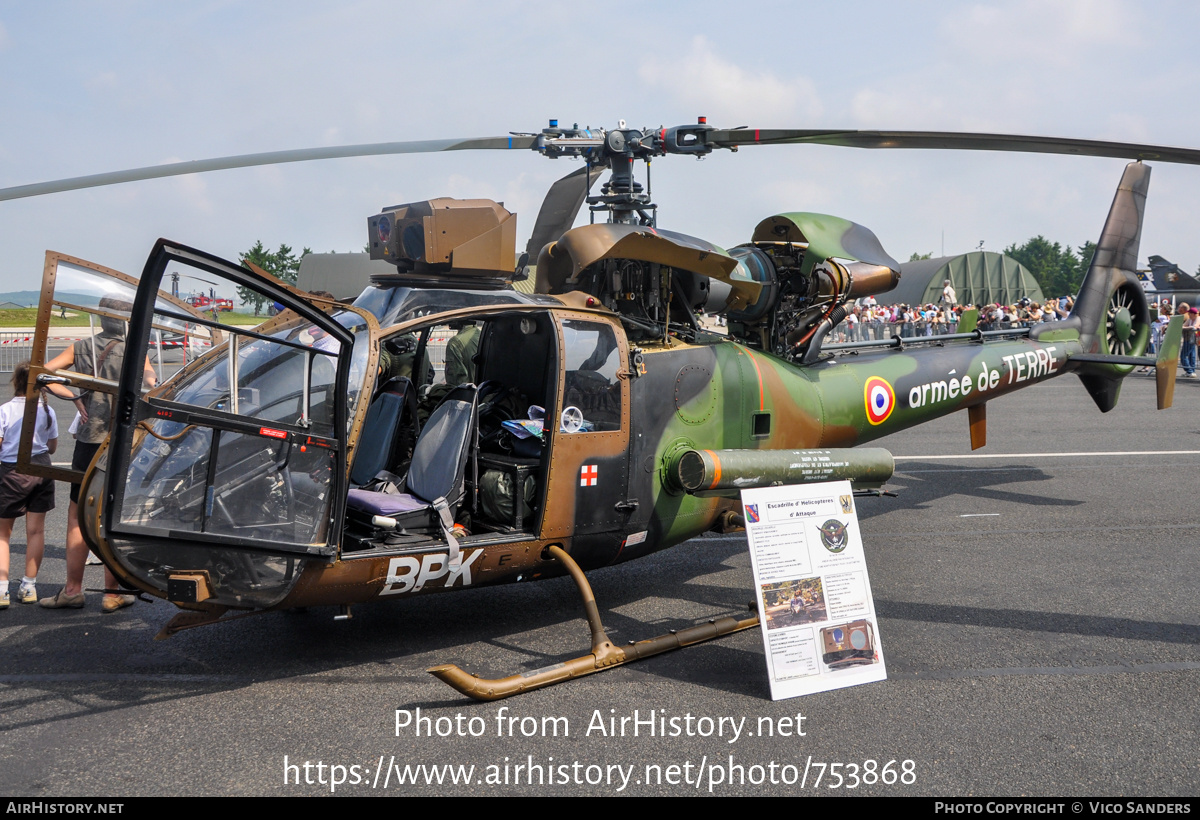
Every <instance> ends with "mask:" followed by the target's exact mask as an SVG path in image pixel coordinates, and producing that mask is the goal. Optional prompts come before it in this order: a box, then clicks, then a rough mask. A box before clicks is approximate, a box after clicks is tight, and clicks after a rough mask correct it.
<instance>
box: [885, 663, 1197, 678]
mask: <svg viewBox="0 0 1200 820" xmlns="http://www.w3.org/2000/svg"><path fill="white" fill-rule="evenodd" d="M1197 669H1200V661H1177V662H1173V663H1137V664H1128V665H1124V664H1122V665H1120V666H1027V667H1020V666H1018V667H1011V668H999V669H932V670H929V671H921V672H896V671H895V670H894V669H888V677H889V678H891V679H894V680H957V679H960V678H992V677H997V678H999V677H1014V676H1040V675H1128V674H1142V673H1146V672H1192V671H1195V670H1197Z"/></svg>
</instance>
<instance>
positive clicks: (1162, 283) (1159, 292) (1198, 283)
mask: <svg viewBox="0 0 1200 820" xmlns="http://www.w3.org/2000/svg"><path fill="white" fill-rule="evenodd" d="M1137 276H1138V280H1139V281H1140V282H1141V283H1142V288H1143V289H1144V290H1145V291H1146V293H1147V294H1153V296H1152V299H1153V300H1154V301H1157V302H1159V303H1160V304H1161V303H1162V301H1163V300H1164V299H1169V300H1170V301H1171V304H1172V305H1174V304H1178V303H1179V302H1187V303H1188V304H1189V305H1194V304H1196V302H1197V301H1200V280H1197V279H1196V278H1195V277H1193V276H1191V275H1190V274H1187V273H1184V272H1183V271H1182V270H1180V269H1179V266H1178V265H1176V264H1175V263H1174V262H1168V261H1167V260H1166V259H1163V258H1162V257H1161V256H1157V255H1155V256H1151V257H1150V270H1149V271H1144V270H1139V271H1138V272H1137Z"/></svg>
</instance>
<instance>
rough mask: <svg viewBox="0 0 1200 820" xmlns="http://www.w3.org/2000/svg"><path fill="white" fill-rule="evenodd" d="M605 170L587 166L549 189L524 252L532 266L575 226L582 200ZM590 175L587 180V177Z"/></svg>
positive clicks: (568, 175) (573, 172)
mask: <svg viewBox="0 0 1200 820" xmlns="http://www.w3.org/2000/svg"><path fill="white" fill-rule="evenodd" d="M605 170H607V169H605V168H603V167H597V166H594V165H593V166H585V167H583V168H579V169H577V170H575V171H572V172H571V173H569V174H567V175H566V176H565V177H563V178H562V179H560V180H558V181H556V182H555V183H554V184H553V185H551V186H550V190H549V191H548V192H547V193H546V198H545V199H543V200H542V207H541V210H539V211H538V215H537V220H536V221H535V222H534V223H533V233H532V234H531V235H530V237H529V244H527V245H526V246H525V252H526V253H528V254H529V262H530V264H537V258H538V254H539V253H541V252H542V248H544V247H546V246H547V245H549V244H550V243H551V242H554V241H556V240H557V239H558V238H559V237H561V236H562V235H563V234H564V233H566V232H567V231H569V230H570V229H571V226H572V225H574V224H575V217H576V216H578V215H579V209H580V208H582V207H583V200H584V199H585V198H586V197H587V193H588V191H590V190H591V189H592V186H593V185H594V184H595V183H596V180H597V179H599V178H600V174H602V173H603V172H604V171H605ZM585 174H586V175H587V177H586V178H585V177H584V175H585Z"/></svg>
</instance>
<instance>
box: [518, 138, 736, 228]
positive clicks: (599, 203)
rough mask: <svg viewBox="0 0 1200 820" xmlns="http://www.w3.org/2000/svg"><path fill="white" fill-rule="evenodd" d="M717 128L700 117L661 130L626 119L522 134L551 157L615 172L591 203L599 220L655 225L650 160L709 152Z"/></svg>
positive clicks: (592, 197) (611, 172) (655, 214)
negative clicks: (638, 168)
mask: <svg viewBox="0 0 1200 820" xmlns="http://www.w3.org/2000/svg"><path fill="white" fill-rule="evenodd" d="M711 130H713V127H712V126H711V125H709V124H708V122H707V118H706V117H700V118H699V121H698V122H697V123H696V125H679V126H675V127H673V128H663V127H661V126H660V127H659V128H657V129H649V128H641V129H638V128H629V127H627V126H626V124H625V120H619V121H618V122H617V127H616V128H614V129H613V130H611V131H609V130H606V129H604V128H590V127H585V128H580V127H579V124H578V123H576V124H575V125H574V126H573V127H571V128H560V127H559V125H558V120H556V119H552V120H550V125H549V127H547V128H543V129H542V131H541V132H540V133H538V134H528V135H525V134H522V135H519V136H532V137H534V138H535V143H534V145H533V150H535V151H538V152H539V153H541V154H542V155H544V156H547V157H550V158H551V159H557V158H559V157H572V158H575V159H583V160H584V161H585V162H587V164H588V166H589V167H598V168H607V169H608V170H609V177H608V179H607V180H606V181H605V182H604V184H603V185H602V186H601V188H600V193H599V194H592V195H589V196H588V197H587V199H586V201H587V203H588V209H589V210H590V211H591V212H592V221H593V222H595V221H596V214H597V213H603V212H607V213H608V221H609V222H610V223H616V224H625V225H645V226H650V227H655V226H657V224H658V206H657V205H655V204H654V202H653V201H652V199H651V194H650V161H651V160H652V159H653V158H654V157H660V156H665V155H667V154H692V155H695V156H703V155H705V154H708V153H709V152H711V151H712V146H711V145H709V144H708V142H707V140H706V139H705V135H706V133H707V132H709V131H711ZM637 160H642V161H643V162H645V163H646V185H645V187H643V186H642V184H641V183H640V182H638V181H637V180H636V179H635V178H634V162H635V161H637Z"/></svg>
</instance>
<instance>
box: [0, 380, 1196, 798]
mask: <svg viewBox="0 0 1200 820" xmlns="http://www.w3.org/2000/svg"><path fill="white" fill-rule="evenodd" d="M1153 406H1154V401H1153V383H1152V381H1151V379H1150V378H1149V377H1138V376H1135V377H1132V378H1130V379H1128V380H1126V384H1125V388H1124V394H1123V396H1122V401H1121V403H1120V405H1119V406H1118V407H1117V409H1116V410H1114V411H1113V412H1112V413H1110V414H1108V415H1107V416H1105V415H1102V414H1101V413H1100V412H1099V411H1098V410H1096V409H1095V407H1094V405H1093V404H1092V403H1091V400H1090V399H1089V398H1088V397H1087V395H1086V393H1085V392H1084V390H1083V388H1082V386H1081V385H1080V384H1079V382H1078V380H1077V379H1075V378H1074V377H1073V376H1068V377H1065V378H1063V379H1058V380H1055V381H1052V382H1050V383H1047V384H1043V385H1040V386H1037V387H1034V388H1031V389H1029V390H1025V391H1022V392H1021V393H1018V394H1016V395H1014V396H1011V397H1008V398H1005V399H1000V400H998V401H996V402H993V403H992V405H991V406H990V407H989V420H988V421H989V437H990V443H989V445H988V446H987V448H985V449H984V450H982V451H979V452H980V453H982V454H986V455H988V456H996V455H999V457H995V458H991V457H989V458H977V457H970V456H969V453H970V450H969V444H968V434H967V421H966V417H965V414H958V415H956V416H952V417H949V418H947V419H943V420H941V421H939V422H937V423H933V424H929V425H926V426H923V427H920V428H917V429H915V430H911V431H908V432H906V433H902V434H898V435H895V436H892V437H891V438H889V439H885V440H883V441H882V442H881V444H882V446H886V447H889V448H890V449H891V450H892V451H893V452H894V453H895V454H896V455H897V457H898V474H897V476H896V478H895V479H894V481H893V482H892V486H893V488H894V489H896V490H898V491H899V492H900V496H899V498H894V499H877V500H864V501H861V502H860V504H859V513H860V519H861V521H862V529H863V538H864V543H865V548H866V552H867V558H868V563H869V569H870V574H871V581H872V585H873V588H874V594H875V600H876V607H877V610H878V613H879V616H880V618H879V621H880V624H879V631H880V636H879V637H880V640H881V642H882V645H883V648H884V652H885V655H886V661H887V667H888V680H886V681H884V682H881V683H873V684H868V685H864V686H858V687H854V688H849V689H843V690H839V691H835V692H828V693H822V694H817V695H811V696H807V697H803V698H797V699H793V700H787V701H780V702H772V701H771V700H770V698H769V694H768V686H767V680H766V672H765V667H764V661H763V657H762V648H761V640H760V636H759V633H758V631H757V630H753V631H749V632H743V633H740V634H737V635H734V636H730V637H727V638H724V639H721V640H718V641H714V642H711V643H708V644H703V645H700V646H697V647H693V648H689V649H685V650H683V651H680V652H674V653H670V654H667V655H663V656H659V657H657V658H652V659H649V660H647V661H643V662H640V663H637V664H633V665H630V666H627V667H622V668H619V669H616V670H613V671H610V672H605V673H603V674H598V675H594V676H591V677H588V678H584V679H582V680H579V681H575V682H570V683H566V684H563V685H560V686H555V687H551V688H549V689H546V690H542V691H539V692H534V693H530V694H527V695H522V696H519V697H516V698H513V699H509V700H506V701H502V702H499V703H496V704H478V703H473V702H470V701H467V700H464V699H462V698H460V697H459V696H458V695H457V694H456V693H454V692H453V691H452V690H450V689H448V688H446V687H445V686H443V685H442V684H440V683H439V682H437V681H436V680H435V679H434V678H432V677H431V676H429V675H427V674H425V672H424V671H423V670H424V669H426V668H427V667H429V666H432V665H434V664H436V663H443V662H454V663H457V664H459V665H460V666H462V667H463V668H465V669H467V670H469V671H472V672H476V673H479V674H481V675H483V676H489V677H490V676H502V675H507V674H511V673H513V672H517V671H524V670H531V669H535V668H538V667H542V666H545V665H548V664H550V663H554V662H558V661H562V660H566V659H569V658H572V657H575V656H578V655H580V654H584V653H585V652H586V647H587V645H588V637H587V629H586V627H585V625H584V622H583V621H582V619H581V618H580V617H579V613H580V607H579V604H578V600H577V597H576V595H575V592H574V590H573V587H572V586H571V584H570V582H569V581H568V580H567V579H557V580H552V581H547V582H542V583H536V584H524V585H514V586H509V587H500V588H492V589H479V590H471V591H468V592H463V593H455V594H451V595H445V596H438V597H433V598H423V599H413V600H409V601H401V602H397V603H389V604H380V605H375V606H362V607H356V608H355V610H354V618H353V619H352V620H349V621H335V620H333V616H334V615H335V614H336V612H335V610H333V609H332V608H325V609H310V610H308V611H307V612H303V613H284V614H272V615H266V616H261V617H252V618H246V619H243V620H239V621H234V622H232V623H228V624H224V625H219V626H213V627H205V628H201V629H196V630H192V631H190V632H185V633H183V634H180V635H178V636H176V637H174V638H171V639H170V640H167V641H162V642H155V641H154V640H153V637H154V635H155V633H156V632H157V631H158V630H159V628H160V627H161V626H162V624H163V623H165V622H166V621H167V620H168V619H169V618H170V617H171V616H172V615H173V614H174V608H173V607H171V606H170V605H168V604H165V603H163V602H156V603H153V604H147V603H138V604H137V605H136V606H134V607H132V608H130V609H126V610H123V611H121V612H118V613H116V614H111V615H105V614H102V613H101V612H100V608H99V596H98V595H92V596H90V599H89V602H88V607H87V608H86V609H84V610H81V611H58V612H52V611H47V610H41V609H38V608H36V607H29V606H20V605H18V604H16V603H15V602H14V604H13V606H12V608H11V609H9V610H8V611H7V612H0V647H2V648H3V659H4V663H3V666H2V668H0V794H6V795H26V796H34V797H49V796H70V795H80V796H82V795H97V796H99V795H112V796H133V795H302V796H307V795H319V794H328V793H330V792H331V791H333V788H334V787H333V786H331V784H330V781H331V779H344V780H345V781H346V782H343V783H342V784H341V785H338V786H337V787H336V793H337V794H353V795H397V794H403V795H408V794H421V795H460V794H473V795H509V794H513V795H528V794H555V795H610V794H618V793H624V794H642V795H648V794H655V795H685V794H706V793H708V791H709V790H710V788H711V790H712V791H713V792H714V793H716V794H722V795H761V794H796V795H800V794H830V795H832V794H846V795H853V794H872V795H936V796H963V795H988V796H990V795H996V796H1001V795H1045V796H1051V795H1053V796H1060V795H1129V796H1133V795H1196V794H1197V793H1198V792H1200V786H1198V784H1200V719H1198V718H1200V708H1198V707H1197V693H1200V601H1198V600H1197V596H1196V594H1195V590H1196V585H1197V582H1198V581H1200V551H1198V550H1197V524H1196V509H1197V504H1196V502H1195V500H1194V495H1195V493H1194V490H1193V488H1194V487H1195V486H1196V483H1197V476H1200V419H1198V418H1197V410H1198V409H1200V382H1181V383H1180V384H1179V388H1178V391H1177V394H1176V406H1175V407H1174V408H1172V409H1170V410H1167V411H1165V412H1161V413H1157V412H1155V411H1154V410H1153ZM68 421H69V417H67V416H65V415H64V417H63V418H62V419H61V427H62V428H63V429H64V430H65V428H66V425H67V423H68ZM67 441H68V440H67V439H64V444H66V443H67ZM69 449H70V448H69V446H66V447H64V451H60V453H59V455H57V456H56V457H55V460H56V461H57V460H68V459H69V453H67V452H65V451H66V450H69ZM1171 451H1184V452H1171ZM1064 453H1073V454H1078V453H1084V454H1091V455H1068V456H1063V455H1062V454H1064ZM1095 453H1105V454H1104V455H1095ZM935 456H936V457H938V458H935ZM944 456H952V457H950V458H943V457H944ZM65 496H66V492H65V489H60V493H59V498H60V505H61V508H62V509H61V510H59V511H56V512H55V513H54V514H52V515H51V517H50V522H49V546H48V549H47V559H46V562H45V565H44V567H43V570H42V574H41V577H40V579H39V591H40V592H41V593H42V594H43V595H46V594H52V593H54V592H55V591H56V590H57V589H58V588H59V585H60V584H61V582H62V580H63V569H64V568H63V549H62V543H63V537H64V531H65V524H64V520H65V507H66V497H65ZM23 551H24V535H23V529H22V528H21V526H20V525H18V531H17V533H16V535H15V536H14V544H13V553H14V555H13V564H14V567H15V568H17V570H18V572H17V575H18V577H19V568H20V566H21V563H22V553H23ZM590 577H591V581H592V584H593V588H594V590H595V593H596V597H597V600H598V601H599V605H600V609H601V614H602V616H603V619H604V621H605V624H606V625H607V626H608V628H609V630H610V634H611V635H612V637H613V639H614V640H616V641H627V640H631V639H641V638H646V637H651V636H653V635H657V634H661V633H663V632H665V631H667V630H668V629H674V628H679V627H683V626H688V625H691V624H692V623H695V622H699V621H703V620H705V619H708V618H711V617H715V616H721V615H726V614H737V613H738V612H739V610H741V609H742V608H743V607H744V602H746V601H749V600H750V599H751V597H752V579H751V573H750V561H749V556H748V554H747V550H746V546H745V539H744V537H740V536H721V537H705V538H699V539H696V540H694V541H692V542H690V543H688V544H685V545H682V546H680V547H676V548H675V549H673V550H669V551H666V552H664V553H660V554H658V555H656V556H653V557H650V558H648V559H644V560H642V561H636V562H633V563H631V564H625V565H622V566H619V567H614V568H610V569H605V570H600V571H596V572H593V573H591V575H590ZM87 583H88V585H89V586H92V587H98V586H100V584H101V583H102V581H101V572H100V570H99V569H98V568H89V570H88V579H87ZM15 589H16V586H15V584H14V586H13V591H14V592H15ZM418 708H419V709H420V717H421V718H431V719H433V720H432V721H429V722H421V723H419V724H418V723H417V722H416V721H415V717H416V714H415V710H417V709H418ZM396 710H408V712H409V714H410V715H411V717H412V718H413V721H412V723H410V724H409V725H407V726H406V727H405V728H402V729H400V730H399V733H397V729H396V722H397V721H396ZM635 711H636V713H637V715H636V716H637V717H640V718H641V719H643V720H645V718H646V717H647V716H648V715H649V714H650V713H653V714H654V715H656V716H658V717H660V718H666V719H668V721H669V720H670V719H671V718H677V719H678V723H677V725H678V726H679V727H680V729H681V734H679V735H678V736H665V737H664V736H662V735H661V734H659V733H657V732H656V733H655V735H654V736H648V732H647V728H646V726H645V724H643V725H642V726H641V728H640V730H639V735H638V736H636V737H635V736H633V735H632V731H633V726H632V724H631V723H629V722H627V723H626V734H625V736H621V735H620V726H621V724H620V718H633V717H635ZM689 715H690V716H691V721H690V722H689V720H688V716H689ZM799 715H803V717H804V720H803V721H802V722H801V721H798V720H796V718H797V717H798V716H799ZM610 717H612V718H617V719H618V720H617V722H616V724H615V728H616V729H617V734H616V735H615V736H613V735H611V734H607V732H601V731H600V730H599V729H598V728H597V727H598V725H599V723H601V722H602V723H603V724H604V728H605V730H607V729H608V728H609V726H610V724H609V723H608V719H609V718H610ZM723 717H724V718H732V719H733V721H732V723H731V722H730V721H725V722H723V723H722V722H721V721H720V720H719V719H720V718H723ZM510 718H517V720H516V721H514V722H510V721H509V719H510ZM547 718H563V719H565V720H560V721H558V722H557V723H555V722H553V721H547V720H545V719H547ZM700 718H711V719H713V721H712V724H711V725H712V726H713V727H716V726H719V727H721V729H722V731H723V735H722V736H716V735H713V736H708V737H704V736H700V734H698V733H699V732H703V731H704V730H706V729H708V728H710V724H709V723H707V722H705V721H703V720H700ZM742 718H744V719H745V722H744V723H742V724H740V726H741V734H740V735H739V736H738V737H737V738H736V739H735V738H733V737H731V736H730V727H731V726H737V725H738V723H737V722H738V721H740V720H741V719H742ZM442 719H447V720H442ZM439 721H440V722H439ZM455 721H457V723H456V722H455ZM417 726H420V727H421V733H420V736H418V734H417ZM689 727H690V729H691V731H692V732H693V734H692V735H690V736H689V734H688V730H689ZM589 728H590V730H591V731H590V732H589ZM667 728H668V731H669V730H670V729H671V724H670V723H669V722H668V724H667ZM522 729H524V730H525V731H526V732H528V733H531V735H532V736H528V737H527V736H524V735H523V733H522ZM438 730H443V731H448V732H450V734H449V736H445V737H441V736H438V734H437V732H438ZM800 730H803V732H804V734H803V736H799V734H798V733H799V731H800ZM555 731H557V736H555ZM471 732H478V733H479V736H477V737H476V736H471ZM771 732H773V736H771V734H770V733H771ZM431 733H432V736H430V734H431ZM568 733H569V734H568ZM731 741H732V742H731ZM551 758H553V760H551ZM381 760H382V761H383V768H384V771H383V772H382V773H379V774H378V779H376V777H377V769H378V768H379V764H380V761H381ZM285 761H286V765H285ZM867 761H875V763H874V764H871V763H868V762H867ZM889 761H894V762H893V763H891V765H890V766H888V764H889ZM905 761H911V764H908V763H905ZM306 762H307V763H309V764H310V765H309V766H308V768H307V769H306V768H305V767H304V764H305V763H306ZM529 762H532V763H533V764H535V767H534V768H533V769H521V770H520V771H516V770H515V767H516V766H518V765H522V766H527V764H528V763H529ZM318 763H320V764H321V765H320V766H318ZM822 763H823V764H837V763H840V764H843V765H842V766H841V767H839V770H838V773H839V774H841V775H842V783H841V786H840V788H836V789H833V788H830V787H831V786H833V785H834V783H835V782H836V780H835V776H834V774H833V771H834V770H833V767H832V765H827V766H826V767H825V768H824V770H823V777H822V780H821V782H820V783H819V785H818V784H817V783H815V782H814V781H815V778H816V776H817V771H818V768H817V767H818V764H822ZM852 763H853V764H857V765H858V766H859V767H860V768H859V769H858V770H857V774H858V780H859V782H858V784H857V785H856V787H855V788H849V787H850V786H851V784H852V783H853V779H852V774H851V771H852V770H851V769H850V767H849V766H848V765H845V764H852ZM392 764H395V766H397V767H399V768H398V769H396V768H392ZM446 764H452V765H454V766H459V765H461V766H468V767H469V766H474V769H473V770H472V771H471V772H470V774H469V777H468V780H469V782H467V783H461V782H460V783H457V784H455V783H452V782H451V775H450V774H449V773H448V772H447V771H446V770H444V769H441V768H438V769H436V770H435V769H424V770H413V769H406V768H405V767H408V766H413V767H415V766H419V765H424V766H436V767H441V766H443V765H446ZM772 764H774V769H772V768H771V766H772ZM287 766H292V767H295V768H287ZM331 766H341V767H345V768H344V769H337V768H330V767H331ZM352 766H356V767H359V768H358V769H352V768H350V767H352ZM538 766H540V767H541V768H540V769H539V768H537V767H538ZM672 766H677V767H678V770H677V771H676V770H675V769H672V768H671V767H672ZM755 766H759V767H762V768H755ZM589 767H590V768H589ZM647 767H649V770H648V768H647ZM739 767H744V768H743V769H740V770H739ZM785 767H794V768H785ZM806 768H807V770H808V774H807V775H806V779H805V783H804V787H803V788H801V785H800V784H799V783H793V784H791V785H788V784H786V783H784V782H782V781H783V780H785V779H792V778H795V777H796V776H798V774H799V773H800V772H803V771H804V770H805V769H806ZM869 769H870V770H872V771H873V773H874V778H873V777H872V775H870V774H867V771H868V770H869ZM739 772H742V773H744V774H740V773H739ZM414 774H415V775H416V776H417V777H418V778H419V779H420V781H421V782H420V783H419V784H417V785H413V784H412V783H406V784H404V785H398V784H397V779H398V778H399V777H401V776H404V777H409V776H412V775H414ZM437 774H441V775H442V776H443V777H444V778H445V782H443V783H441V784H440V785H439V784H437V783H436V782H434V783H433V784H426V783H425V777H426V776H433V777H434V779H435V780H436V776H437ZM698 775H700V776H699V777H698ZM772 775H774V778H775V779H776V781H777V782H776V783H775V784H772V782H771V779H772ZM539 776H540V778H541V779H542V782H541V783H540V784H539ZM623 776H627V777H628V778H629V780H628V782H627V784H626V785H624V787H623V788H622V777H623ZM743 776H744V778H745V782H744V783H743V782H741V781H740V780H739V778H740V777H743ZM731 777H732V780H733V783H732V784H731V783H730V782H729V781H730V779H731ZM597 778H598V779H599V780H600V782H598V783H593V784H590V785H589V783H588V782H587V781H588V780H589V779H591V780H593V781H595V780H596V779H597ZM886 778H891V779H893V780H894V781H895V782H892V783H885V782H883V781H884V780H885V779H886ZM355 779H358V780H359V781H360V782H359V783H358V784H357V785H355V784H353V783H352V781H354V780H355ZM648 779H649V782H648ZM718 779H720V780H721V781H723V782H719V783H716V782H713V781H716V780H718ZM764 779H765V782H761V783H755V782H753V781H756V780H764ZM872 779H874V782H863V780H867V781H871V780H872ZM489 780H491V781H494V782H489ZM530 780H532V782H530ZM285 781H286V782H285ZM297 781H299V783H297ZM322 781H323V782H322ZM551 781H552V782H551ZM564 781H566V782H564ZM697 781H699V782H698V783H697ZM904 781H909V782H904ZM385 784H386V788H385Z"/></svg>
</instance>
